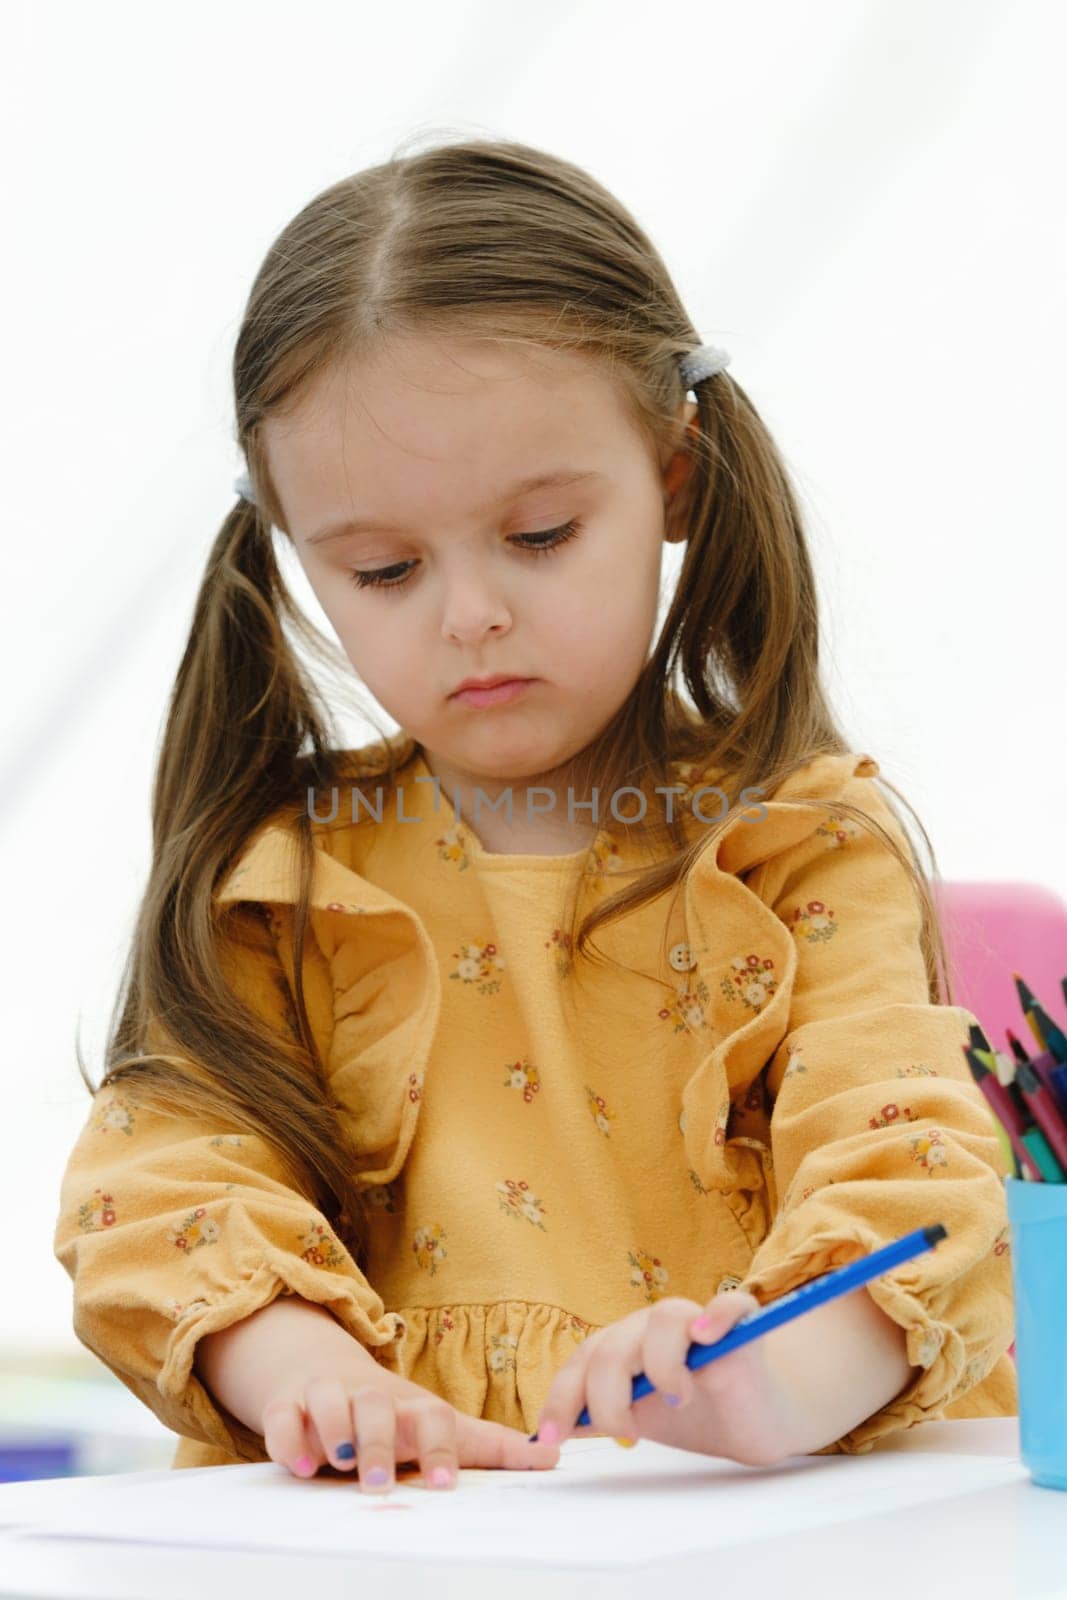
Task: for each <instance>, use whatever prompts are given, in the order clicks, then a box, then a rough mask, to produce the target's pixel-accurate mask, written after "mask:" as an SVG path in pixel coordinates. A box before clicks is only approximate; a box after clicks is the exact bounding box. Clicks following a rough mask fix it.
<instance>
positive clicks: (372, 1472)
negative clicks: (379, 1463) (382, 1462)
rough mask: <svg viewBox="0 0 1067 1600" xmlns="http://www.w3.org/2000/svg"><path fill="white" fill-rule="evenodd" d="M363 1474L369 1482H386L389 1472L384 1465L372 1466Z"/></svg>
mask: <svg viewBox="0 0 1067 1600" xmlns="http://www.w3.org/2000/svg"><path fill="white" fill-rule="evenodd" d="M363 1476H364V1477H365V1478H366V1480H367V1482H368V1483H384V1482H385V1480H386V1478H388V1476H389V1474H388V1472H386V1470H385V1468H384V1467H371V1468H370V1469H369V1471H367V1472H365V1473H364V1474H363Z"/></svg>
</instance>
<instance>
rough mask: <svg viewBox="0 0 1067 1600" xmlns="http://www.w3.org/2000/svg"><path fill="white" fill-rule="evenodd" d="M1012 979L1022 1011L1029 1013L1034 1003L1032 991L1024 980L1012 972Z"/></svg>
mask: <svg viewBox="0 0 1067 1600" xmlns="http://www.w3.org/2000/svg"><path fill="white" fill-rule="evenodd" d="M1012 977H1013V978H1014V979H1015V987H1016V990H1017V991H1018V994H1019V1000H1020V1003H1021V1005H1022V1008H1023V1010H1024V1011H1029V1010H1030V1008H1031V1007H1032V1005H1033V1003H1034V995H1033V991H1032V990H1031V989H1030V987H1029V986H1028V984H1027V983H1026V981H1025V979H1023V978H1020V976H1019V974H1018V973H1017V972H1013V973H1012Z"/></svg>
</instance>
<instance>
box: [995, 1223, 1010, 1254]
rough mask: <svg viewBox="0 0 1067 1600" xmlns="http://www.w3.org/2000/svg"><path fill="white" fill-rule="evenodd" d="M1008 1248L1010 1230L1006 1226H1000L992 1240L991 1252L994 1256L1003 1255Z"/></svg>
mask: <svg viewBox="0 0 1067 1600" xmlns="http://www.w3.org/2000/svg"><path fill="white" fill-rule="evenodd" d="M1010 1249H1011V1230H1010V1229H1009V1228H1007V1227H1004V1228H1001V1230H1000V1232H999V1233H998V1234H997V1236H996V1238H995V1239H994V1241H993V1254H994V1255H995V1256H1003V1255H1006V1254H1007V1253H1008V1251H1009V1250H1010Z"/></svg>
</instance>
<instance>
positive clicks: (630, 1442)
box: [615, 1438, 637, 1450]
mask: <svg viewBox="0 0 1067 1600" xmlns="http://www.w3.org/2000/svg"><path fill="white" fill-rule="evenodd" d="M615 1443H616V1444H621V1445H622V1447H623V1449H624V1450H632V1449H633V1447H634V1445H635V1444H636V1443H637V1440H636V1439H626V1438H616V1440H615Z"/></svg>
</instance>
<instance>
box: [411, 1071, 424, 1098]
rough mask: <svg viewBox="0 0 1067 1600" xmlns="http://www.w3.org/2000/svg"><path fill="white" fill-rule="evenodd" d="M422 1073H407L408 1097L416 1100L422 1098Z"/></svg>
mask: <svg viewBox="0 0 1067 1600" xmlns="http://www.w3.org/2000/svg"><path fill="white" fill-rule="evenodd" d="M422 1082H423V1074H422V1073H421V1072H409V1073H408V1099H409V1100H411V1101H414V1102H416V1103H417V1102H418V1101H419V1100H421V1099H422Z"/></svg>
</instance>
